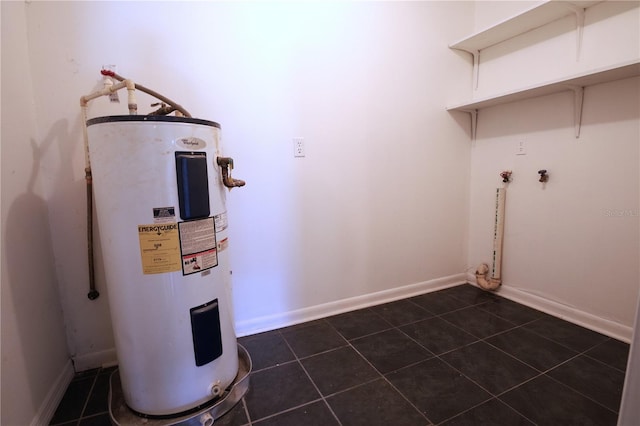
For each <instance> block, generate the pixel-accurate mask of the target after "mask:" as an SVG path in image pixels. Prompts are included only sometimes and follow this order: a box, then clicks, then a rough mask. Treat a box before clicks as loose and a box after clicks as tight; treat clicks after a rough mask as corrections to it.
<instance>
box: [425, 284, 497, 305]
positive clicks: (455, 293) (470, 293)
mask: <svg viewBox="0 0 640 426" xmlns="http://www.w3.org/2000/svg"><path fill="white" fill-rule="evenodd" d="M437 293H440V294H446V295H447V296H451V297H455V298H456V299H460V300H462V301H464V302H466V303H467V304H469V305H478V304H481V303H486V302H489V301H491V300H494V299H497V298H498V296H496V294H495V293H493V292H491V291H487V290H482V289H481V288H478V287H476V286H474V285H471V284H463V285H458V286H455V287H450V288H447V289H444V290H440V291H439V292H437Z"/></svg>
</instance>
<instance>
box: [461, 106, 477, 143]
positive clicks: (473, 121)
mask: <svg viewBox="0 0 640 426" xmlns="http://www.w3.org/2000/svg"><path fill="white" fill-rule="evenodd" d="M463 112H468V113H469V117H471V140H472V141H475V140H476V131H477V129H478V110H477V109H465V110H463Z"/></svg>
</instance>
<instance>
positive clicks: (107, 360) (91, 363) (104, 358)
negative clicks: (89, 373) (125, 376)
mask: <svg viewBox="0 0 640 426" xmlns="http://www.w3.org/2000/svg"><path fill="white" fill-rule="evenodd" d="M116 364H118V357H117V355H116V349H115V348H111V349H107V350H104V351H99V352H91V353H88V354H82V355H76V356H75V357H73V365H74V366H75V369H76V371H85V370H91V369H92V368H100V367H111V366H114V365H116Z"/></svg>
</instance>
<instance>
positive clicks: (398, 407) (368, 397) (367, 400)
mask: <svg viewBox="0 0 640 426" xmlns="http://www.w3.org/2000/svg"><path fill="white" fill-rule="evenodd" d="M327 402H328V403H329V405H330V406H331V409H332V410H333V412H334V413H336V415H337V416H338V418H339V419H340V422H341V423H342V425H343V426H390V425H393V426H425V425H428V424H429V422H428V421H427V419H425V418H424V417H423V416H422V415H421V414H420V413H419V412H418V411H417V410H416V409H415V408H414V407H412V406H411V404H410V403H409V402H407V400H406V399H404V398H403V397H402V396H401V395H400V394H399V393H398V391H396V390H395V389H394V388H393V387H391V385H389V383H387V382H386V381H385V380H384V379H382V378H381V379H379V380H376V381H373V382H370V383H367V384H364V385H362V386H358V387H356V388H353V389H349V390H347V391H345V392H340V393H338V394H336V395H333V396H331V397H330V398H328V399H327ZM301 426H302V425H301Z"/></svg>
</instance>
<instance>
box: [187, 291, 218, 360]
mask: <svg viewBox="0 0 640 426" xmlns="http://www.w3.org/2000/svg"><path fill="white" fill-rule="evenodd" d="M191 330H192V332H193V351H194V353H195V357H196V365H197V366H201V365H205V364H208V363H210V362H211V361H213V360H214V359H216V358H218V357H219V356H220V355H222V336H221V334H220V310H219V309H218V299H215V300H212V301H211V302H208V303H205V304H204V305H201V306H198V307H195V308H192V309H191Z"/></svg>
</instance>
